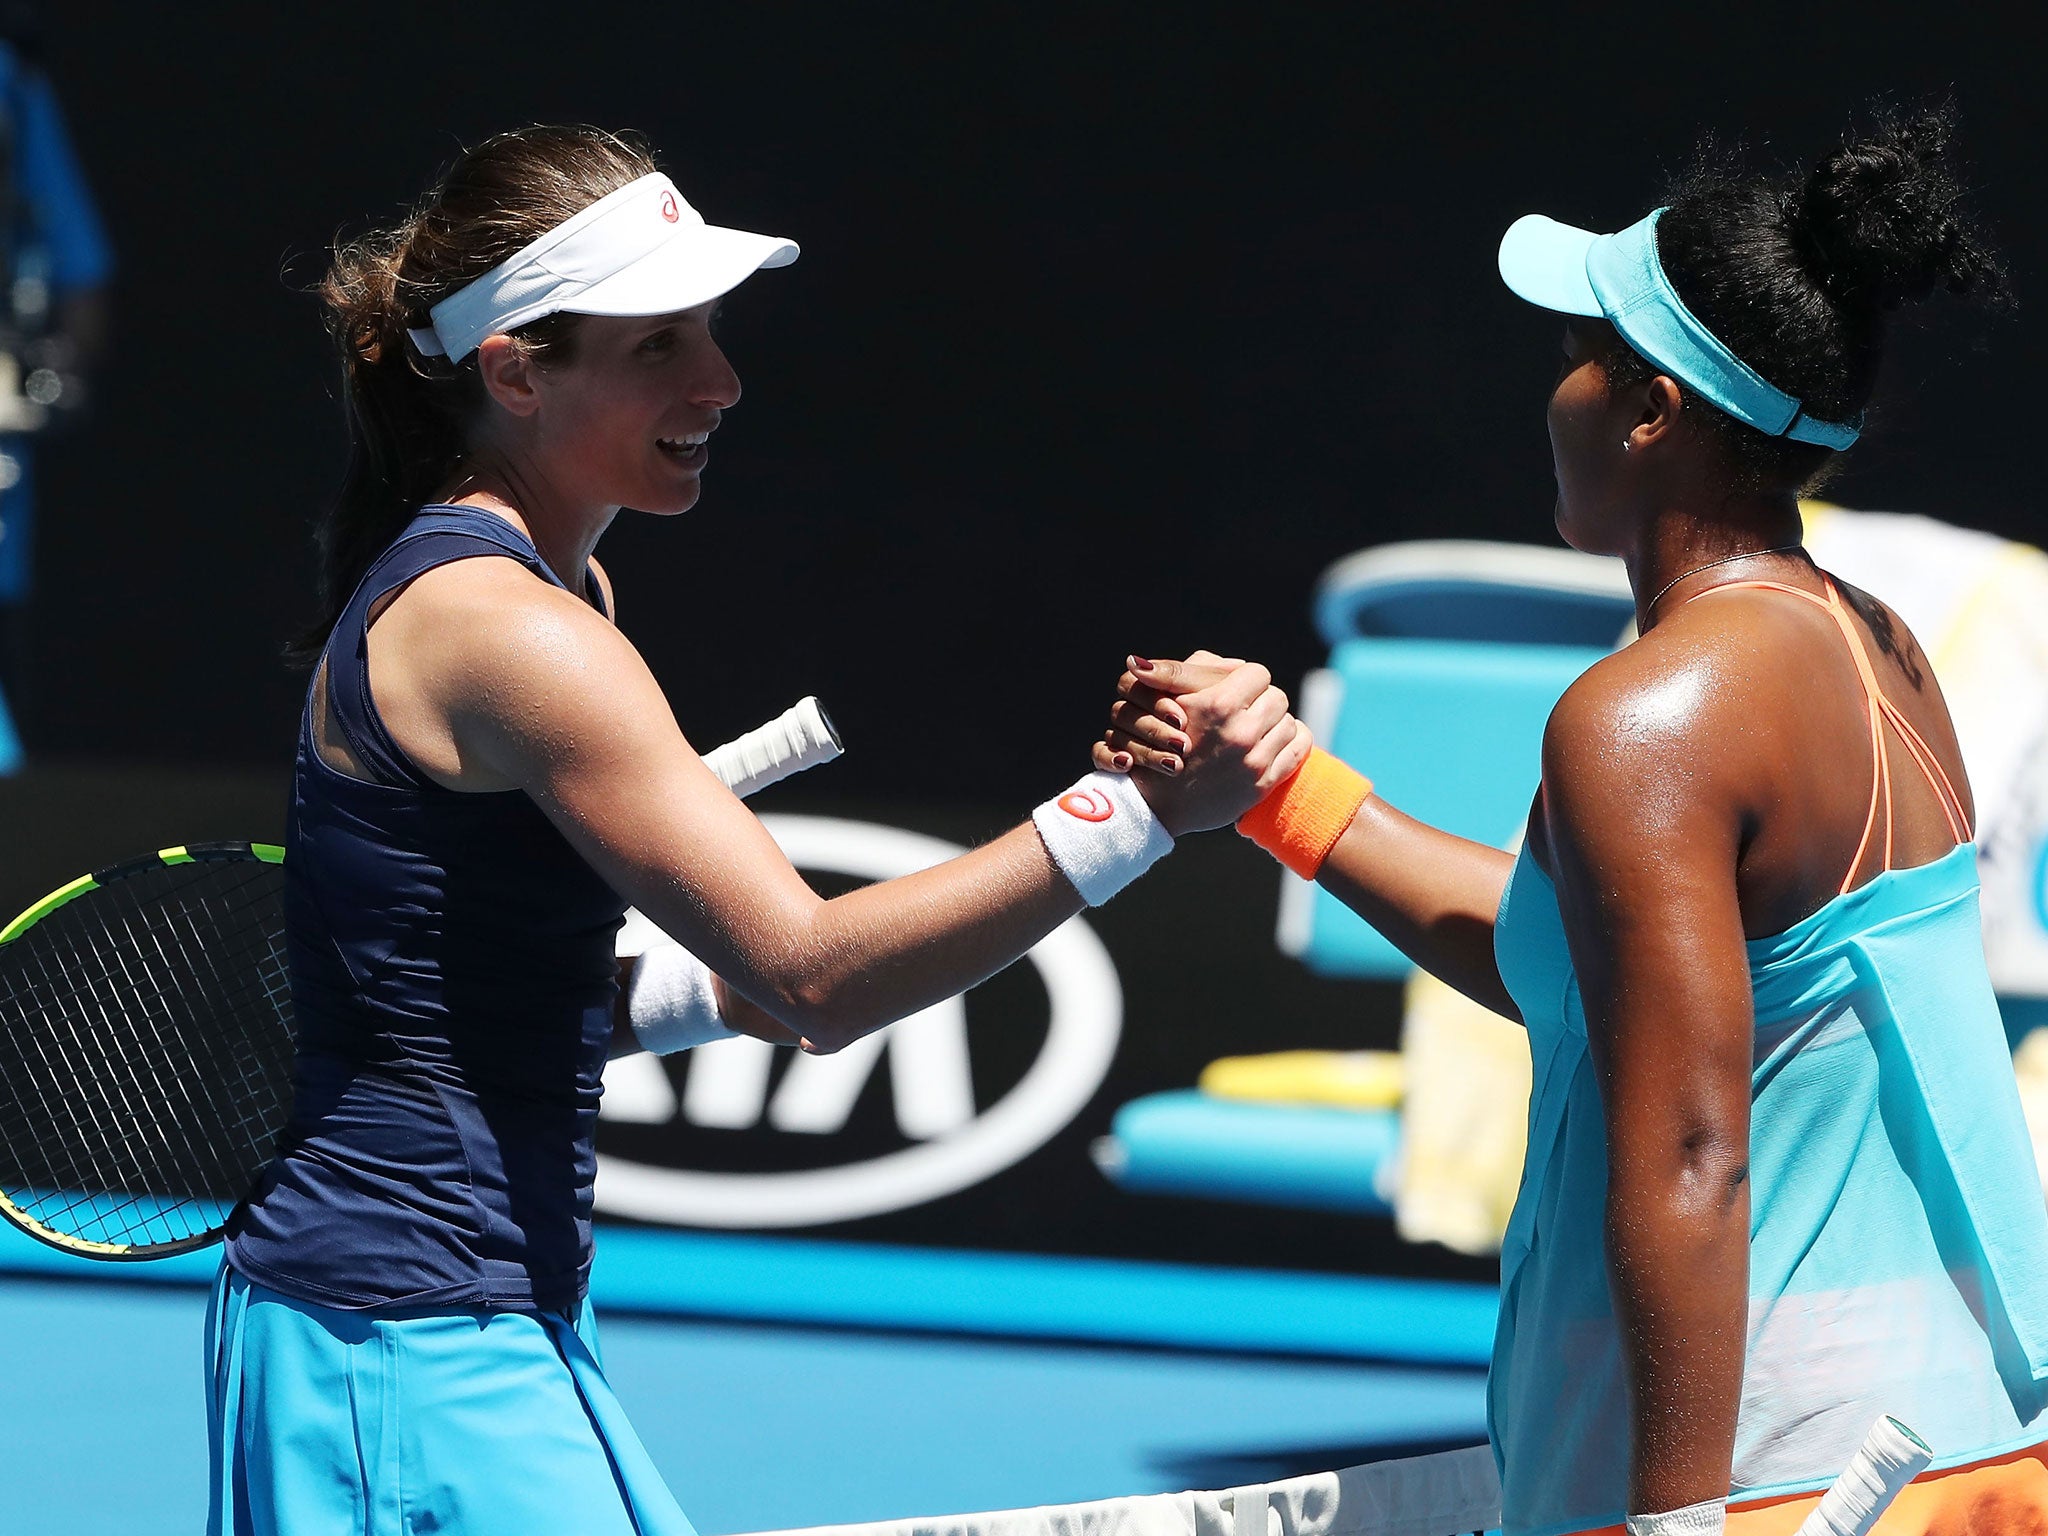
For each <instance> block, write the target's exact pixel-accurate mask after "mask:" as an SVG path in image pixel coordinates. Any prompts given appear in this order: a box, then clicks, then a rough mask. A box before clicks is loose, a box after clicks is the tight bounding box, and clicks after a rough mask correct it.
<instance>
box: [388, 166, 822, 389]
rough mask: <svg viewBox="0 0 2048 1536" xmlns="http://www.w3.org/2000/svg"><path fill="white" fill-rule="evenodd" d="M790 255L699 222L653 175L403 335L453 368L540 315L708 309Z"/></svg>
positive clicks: (787, 246) (608, 198) (772, 244)
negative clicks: (486, 341) (486, 340)
mask: <svg viewBox="0 0 2048 1536" xmlns="http://www.w3.org/2000/svg"><path fill="white" fill-rule="evenodd" d="M796 257H797V247H796V242H795V241H793V240H784V239H783V238H782V237H781V236H779V235H750V234H747V233H746V232H745V231H744V230H738V229H721V228H720V227H719V226H717V225H716V224H706V223H705V222H704V216H703V215H702V214H700V213H698V212H697V210H696V209H694V208H692V207H691V206H690V205H689V204H688V203H686V202H684V201H683V195H682V193H680V192H678V191H677V190H676V188H675V183H674V182H672V181H670V180H669V179H668V178H667V177H666V176H664V175H662V174H661V173H660V172H655V173H654V174H653V175H649V176H642V177H641V178H640V179H639V180H638V181H635V182H632V183H630V184H629V185H627V186H623V187H621V188H619V189H618V191H616V192H611V193H607V194H606V195H605V196H603V197H601V198H599V199H598V200H597V201H596V202H594V203H592V204H591V205H590V206H589V207H588V208H586V209H584V210H583V211H582V212H581V213H579V214H577V215H576V216H575V217H573V218H571V219H569V220H567V221H566V222H564V223H561V224H558V225H556V226H555V227H554V228H553V229H551V230H549V231H548V232H547V233H546V234H544V235H542V236H541V237H540V238H539V239H538V240H535V241H534V242H533V243H532V244H531V245H528V246H527V247H526V248H525V249H524V250H522V251H520V252H519V253H518V254H517V255H515V256H513V257H511V258H510V259H509V260H506V261H502V262H500V263H498V265H497V266H495V267H493V268H491V270H490V271H488V272H486V273H485V274H484V275H483V276H482V277H480V278H478V279H477V280H476V281H475V282H473V283H471V284H469V285H468V286H467V287H465V288H461V289H458V290H457V291H456V292H454V293H452V294H450V295H449V296H448V297H447V298H445V299H443V300H442V301H441V302H440V303H438V304H436V305H435V306H434V307H433V310H432V311H431V314H432V324H431V325H429V326H428V327H427V328H426V329H424V330H413V331H409V332H408V333H407V334H409V335H410V336H411V337H412V342H413V345H414V346H416V347H418V348H419V349H420V351H421V352H422V353H423V354H424V355H426V356H428V357H445V358H447V359H448V360H449V361H450V362H456V363H459V362H461V361H462V359H464V358H465V357H467V356H469V354H470V353H472V352H474V351H475V350H476V349H477V345H478V343H480V342H481V341H482V340H483V339H484V338H485V337H486V336H496V335H498V334H500V333H501V332H504V331H510V330H515V329H517V328H518V327H519V326H522V325H524V324H526V323H527V322H528V321H529V320H538V319H539V318H540V317H541V316H542V315H552V314H558V313H560V312H562V311H564V310H566V311H568V312H570V313H572V314H578V315H665V314H669V313H671V312H672V311H675V310H678V309H691V308H694V307H695V306H696V305H699V304H708V303H710V302H711V300H713V299H715V298H717V297H718V296H719V295H720V294H722V293H729V292H731V291H732V290H733V289H734V288H737V287H738V286H739V285H740V284H741V283H743V282H745V281H746V280H747V279H748V278H749V277H751V276H752V275H753V274H754V273H756V272H758V271H759V270H760V269H761V268H763V267H786V266H788V265H789V264H790V263H791V262H792V261H795V260H796Z"/></svg>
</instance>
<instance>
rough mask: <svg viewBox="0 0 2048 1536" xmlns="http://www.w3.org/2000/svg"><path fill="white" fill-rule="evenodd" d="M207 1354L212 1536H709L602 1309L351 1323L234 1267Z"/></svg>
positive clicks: (357, 1315)
mask: <svg viewBox="0 0 2048 1536" xmlns="http://www.w3.org/2000/svg"><path fill="white" fill-rule="evenodd" d="M206 1351H207V1359H208V1363H209V1366H210V1378H209V1380H208V1383H207V1428H208V1431H209V1445H210V1453H211V1458H212V1466H211V1468H210V1473H211V1476H210V1480H209V1481H210V1495H211V1497H210V1499H209V1504H210V1508H209V1511H208V1515H207V1525H206V1529H207V1536H344V1533H346V1536H427V1533H429V1532H433V1533H448V1536H454V1533H458V1532H459V1533H462V1536H535V1533H539V1532H547V1533H550V1536H696V1532H695V1530H694V1529H693V1528H692V1526H691V1525H690V1522H689V1520H688V1519H687V1518H686V1517H685V1516H684V1514H683V1512H682V1510H681V1508H680V1507H678V1506H677V1504H676V1501H675V1497H674V1496H673V1495H672V1494H671V1493H670V1492H669V1491H668V1487H667V1485H666V1484H664V1483H663V1482H662V1479H661V1474H660V1473H659V1472H657V1471H656V1470H655V1469H654V1463H653V1462H652V1461H651V1460H649V1458H648V1455H647V1451H646V1448H645V1447H643V1446H642V1445H641V1443H640V1437H639V1436H638V1435H636V1434H635V1433H634V1432H633V1427H632V1425H631V1424H629V1423H627V1422H626V1415H625V1410H624V1409H622V1408H621V1407H620V1406H619V1400H618V1399H617V1398H616V1397H614V1396H613V1395H612V1389H611V1385H610V1383H608V1382H607V1381H606V1380H605V1376H604V1368H603V1366H602V1365H600V1364H599V1360H598V1343H597V1330H596V1324H595V1321H594V1319H593V1318H592V1317H591V1314H590V1308H589V1306H588V1304H586V1305H585V1306H583V1307H582V1308H581V1309H580V1312H579V1315H578V1317H577V1319H576V1322H575V1324H574V1326H571V1324H570V1323H569V1322H568V1321H567V1320H565V1319H563V1318H561V1317H557V1316H550V1315H537V1314H534V1313H528V1312H494V1311H486V1310H483V1309H472V1308H464V1309H457V1310H437V1311H427V1312H405V1313H401V1314H395V1315H380V1314H370V1313H363V1312H343V1311H337V1310H335V1309H333V1308H331V1307H321V1306H316V1305H314V1304H312V1303H310V1302H304V1301H299V1300H296V1299H295V1298H293V1297H289V1296H283V1295H280V1294H279V1293H277V1292H276V1291H272V1290H269V1289H267V1288H265V1287H264V1286H261V1285H256V1284H253V1283H251V1282H250V1281H249V1280H247V1279H245V1278H244V1277H242V1276H241V1275H238V1274H236V1273H235V1272H234V1271H233V1270H231V1269H229V1268H228V1267H227V1266H226V1265H222V1266H221V1273H220V1277H219V1279H218V1280H216V1281H215V1283H214V1290H213V1305H212V1308H211V1310H210V1312H209V1314H208V1318H207V1330H206Z"/></svg>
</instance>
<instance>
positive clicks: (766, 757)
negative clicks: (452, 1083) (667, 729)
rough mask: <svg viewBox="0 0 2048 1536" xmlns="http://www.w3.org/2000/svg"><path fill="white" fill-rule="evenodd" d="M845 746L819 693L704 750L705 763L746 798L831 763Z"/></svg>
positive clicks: (737, 793)
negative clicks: (706, 750) (741, 734)
mask: <svg viewBox="0 0 2048 1536" xmlns="http://www.w3.org/2000/svg"><path fill="white" fill-rule="evenodd" d="M842 750H843V749H842V748H841V747H840V745H839V736H838V733H837V732H835V731H834V730H833V729H832V722H831V721H830V720H828V719H826V718H825V711H824V710H823V708H821V707H820V706H819V704H818V701H817V699H816V698H815V697H812V698H806V699H802V700H799V701H798V702H797V703H795V704H793V705H791V706H790V707H789V708H788V709H786V710H784V711H783V712H782V713H781V714H779V715H777V716H776V717H775V718H774V719H773V720H770V721H769V722H768V723H767V724H766V725H762V726H756V727H755V728H754V729H753V730H751V731H749V732H747V734H746V735H744V736H739V737H735V738H734V739H733V740H731V741H728V742H727V743H726V744H725V745H724V746H722V747H714V748H712V749H711V750H710V751H709V752H706V753H705V754H704V766H705V767H707V768H709V769H710V770H711V771H712V772H713V773H715V774H717V775H718V777H719V779H720V781H721V782H722V783H724V785H725V787H726V788H727V789H729V790H731V791H732V792H733V793H734V794H736V795H738V796H739V797H740V798H741V799H742V800H744V799H746V798H747V796H749V795H752V794H756V793H758V792H760V791H761V790H764V789H766V788H767V787H768V786H769V785H770V784H779V783H781V782H782V780H784V779H786V778H788V777H789V776H790V775H791V774H793V773H801V772H803V771H804V769H806V768H815V767H817V766H818V765H819V764H820V763H829V762H831V761H832V759H833V758H835V757H837V756H839V754H840V752H841V751H842Z"/></svg>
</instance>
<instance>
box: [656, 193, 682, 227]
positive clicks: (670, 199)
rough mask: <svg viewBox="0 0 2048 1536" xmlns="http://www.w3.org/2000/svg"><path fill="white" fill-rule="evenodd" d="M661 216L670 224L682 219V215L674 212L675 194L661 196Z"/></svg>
mask: <svg viewBox="0 0 2048 1536" xmlns="http://www.w3.org/2000/svg"><path fill="white" fill-rule="evenodd" d="M661 216H662V217H663V218H664V219H667V220H668V221H669V223H671V224H673V223H675V222H676V221H677V220H678V219H680V218H681V217H682V214H680V213H679V212H677V211H676V195H675V193H673V192H664V193H662V194H661Z"/></svg>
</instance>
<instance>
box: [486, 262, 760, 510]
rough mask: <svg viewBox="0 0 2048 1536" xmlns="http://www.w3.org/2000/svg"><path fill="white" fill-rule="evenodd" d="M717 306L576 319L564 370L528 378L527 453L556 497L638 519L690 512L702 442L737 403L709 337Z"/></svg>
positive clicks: (732, 379)
mask: <svg viewBox="0 0 2048 1536" xmlns="http://www.w3.org/2000/svg"><path fill="white" fill-rule="evenodd" d="M717 307H718V306H717V304H716V303H711V304H701V305H698V306H697V307H696V308H694V309H685V310H678V311H677V312H675V313H674V314H668V315H652V316H639V317H617V316H610V315H584V316H580V317H579V318H578V322H577V328H576V334H575V341H574V351H573V354H572V357H571V361H570V362H568V363H567V364H566V365H564V366H560V367H554V368H548V369H535V370H533V372H532V373H531V375H530V378H531V387H532V391H533V394H532V398H533V402H534V406H535V408H534V409H533V410H532V411H531V412H530V414H528V413H521V414H526V417H527V420H526V425H527V429H528V433H529V436H528V441H527V443H526V445H525V446H526V449H527V452H528V453H529V454H530V455H531V456H532V458H533V460H534V461H535V462H536V463H537V464H540V465H542V466H545V473H546V475H547V478H548V480H549V482H550V483H551V484H553V485H554V486H555V487H556V488H557V490H558V491H561V492H564V493H566V494H567V495H569V496H571V497H572V498H573V499H575V500H577V501H580V502H585V503H590V504H597V505H604V506H621V507H633V508H635V509H637V510H639V511H643V512H658V513H671V514H672V513H676V512H684V511H687V510H689V508H690V507H692V506H694V505H695V504H696V501H697V496H698V493H699V490H700V476H701V475H702V474H703V471H704V466H705V465H706V463H707V462H708V461H709V457H710V450H709V448H708V447H707V446H706V440H707V439H708V438H709V437H710V435H711V434H712V433H713V432H715V431H716V430H717V429H718V423H719V418H720V416H721V415H722V414H723V412H724V411H725V410H726V409H727V408H728V407H730V406H732V405H733V404H734V403H735V402H737V401H738V399H739V397H740V381H739V377H738V375H736V374H735V373H734V372H733V369H732V364H731V363H729V362H727V361H726V357H725V353H724V352H723V351H722V350H721V349H720V348H719V345H718V342H717V341H716V340H715V339H714V338H713V336H712V334H711V323H712V319H713V317H714V315H715V313H716V310H717Z"/></svg>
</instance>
